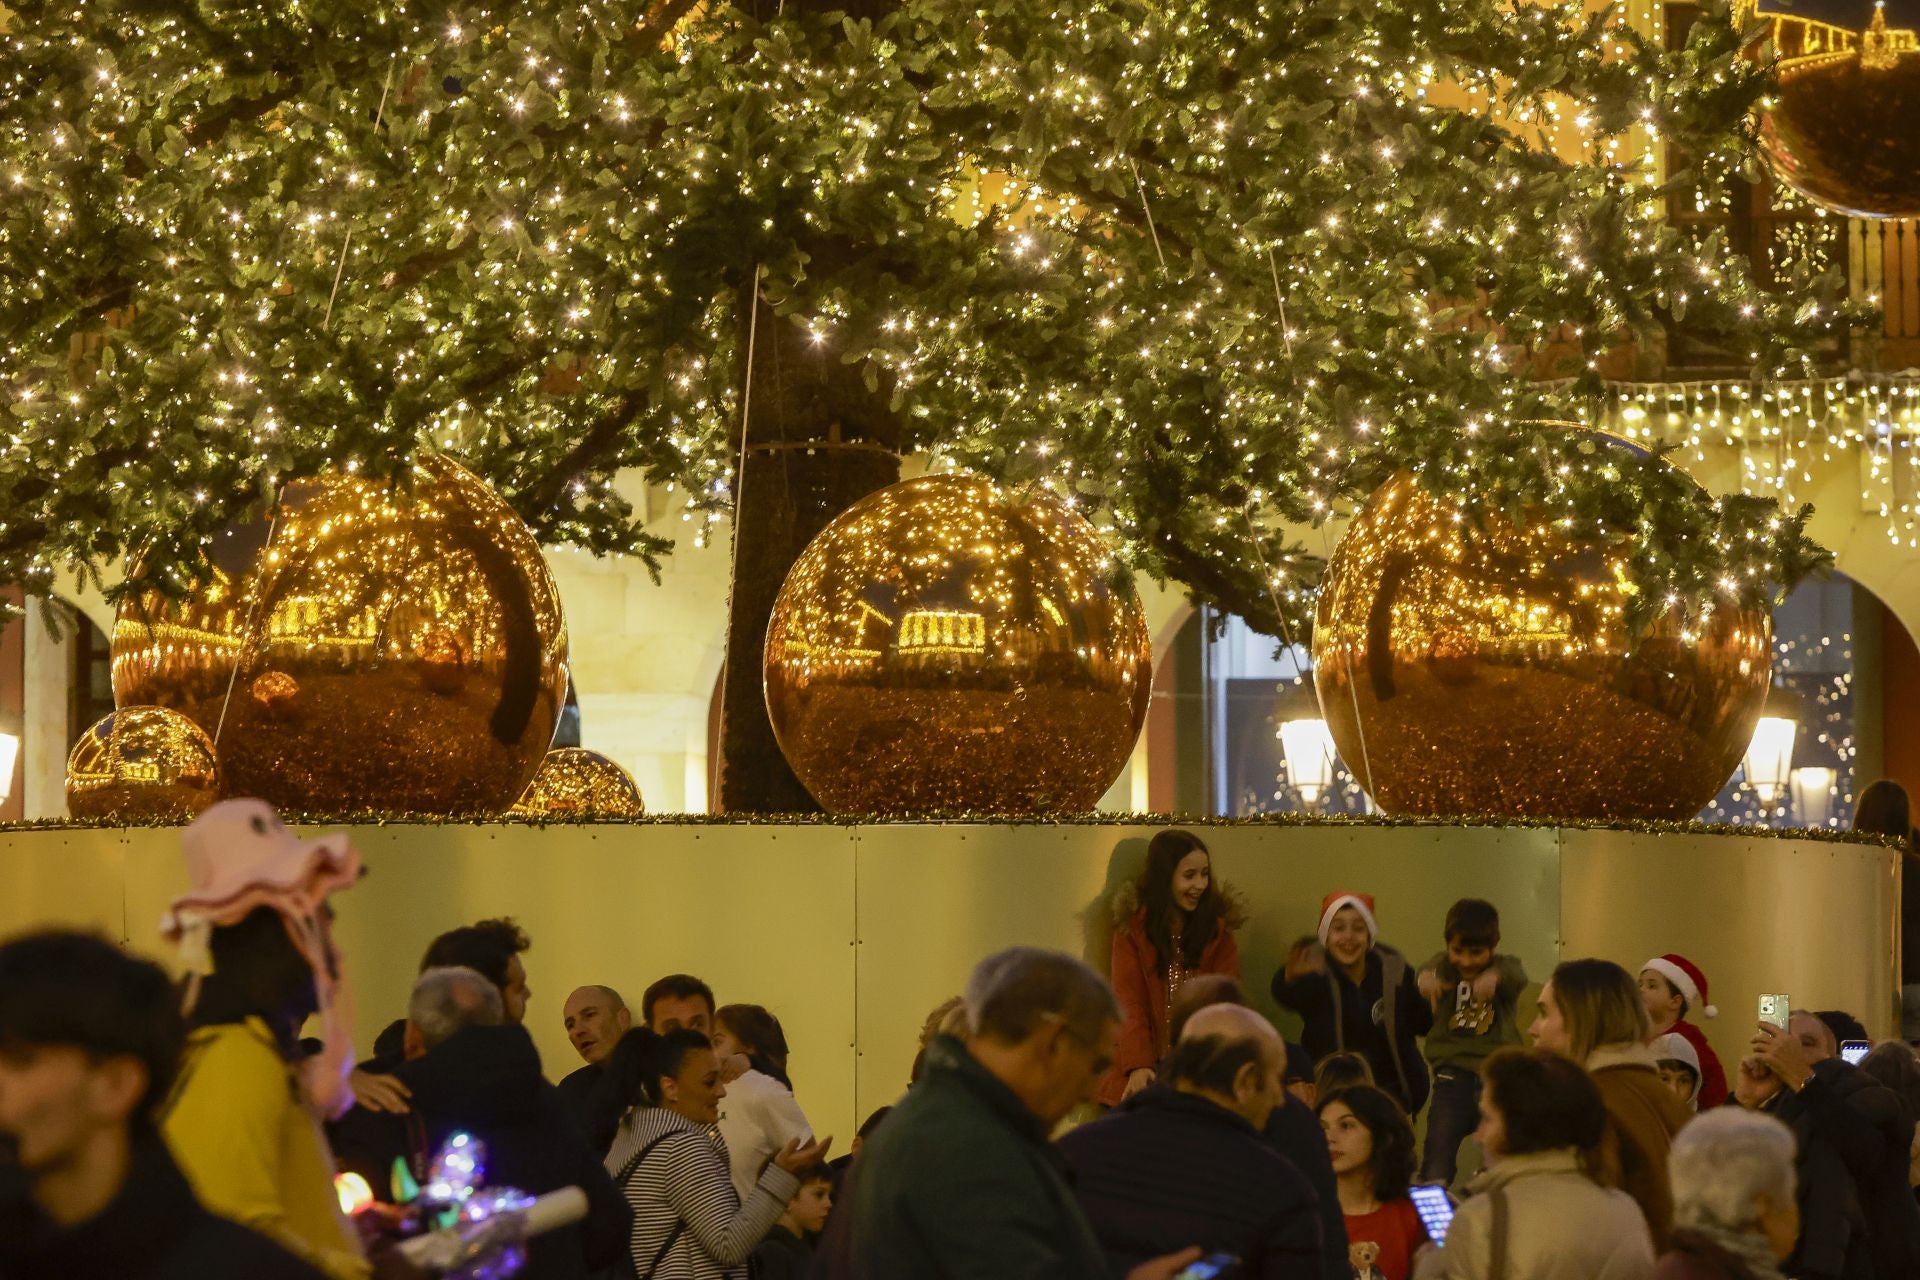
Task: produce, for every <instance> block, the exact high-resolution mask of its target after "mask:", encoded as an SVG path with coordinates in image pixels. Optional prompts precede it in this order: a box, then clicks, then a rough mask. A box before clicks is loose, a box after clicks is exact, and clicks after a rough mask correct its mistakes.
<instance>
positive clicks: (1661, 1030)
mask: <svg viewBox="0 0 1920 1280" xmlns="http://www.w3.org/2000/svg"><path fill="white" fill-rule="evenodd" d="M1640 999H1641V1000H1642V1001H1644V1002H1645V1004H1646V1006H1647V1016H1648V1017H1650V1018H1652V1019H1653V1033H1654V1034H1655V1035H1656V1036H1659V1035H1666V1034H1668V1033H1672V1034H1674V1035H1678V1036H1683V1037H1685V1038H1686V1041H1687V1043H1688V1044H1690V1045H1692V1046H1693V1050H1694V1052H1695V1053H1697V1054H1698V1055H1699V1056H1700V1095H1699V1098H1698V1099H1697V1101H1698V1102H1699V1105H1700V1110H1702V1111H1708V1110H1711V1109H1712V1108H1714V1107H1717V1106H1719V1105H1720V1104H1721V1103H1723V1102H1725V1101H1726V1100H1727V1073H1726V1072H1725V1071H1724V1070H1723V1069H1722V1068H1721V1066H1720V1059H1719V1057H1718V1056H1716V1055H1715V1054H1714V1052H1713V1049H1712V1048H1711V1047H1710V1046H1709V1045H1708V1044H1707V1036H1706V1033H1705V1032H1703V1031H1701V1030H1700V1028H1698V1027H1696V1026H1694V1025H1693V1024H1692V1023H1691V1022H1688V1021H1687V1013H1688V1012H1689V1011H1690V1010H1693V1009H1698V1010H1699V1011H1700V1016H1701V1017H1703V1018H1712V1017H1716V1016H1718V1014H1719V1013H1720V1011H1719V1010H1718V1009H1716V1008H1714V1007H1713V1006H1712V1005H1711V1004H1708V1003H1707V976H1706V975H1705V974H1704V973H1702V972H1700V968H1699V966H1698V965H1696V964H1694V963H1693V961H1691V960H1689V959H1687V958H1686V957H1685V956H1683V955H1678V954H1676V953H1673V952H1668V953H1667V954H1666V955H1664V956H1657V957H1655V958H1654V959H1652V960H1649V961H1647V962H1646V963H1645V964H1643V965H1641V966H1640Z"/></svg>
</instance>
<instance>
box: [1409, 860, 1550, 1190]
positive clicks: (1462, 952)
mask: <svg viewBox="0 0 1920 1280" xmlns="http://www.w3.org/2000/svg"><path fill="white" fill-rule="evenodd" d="M1446 936H1447V949H1446V950H1445V951H1444V952H1442V953H1440V954H1439V955H1437V956H1435V957H1434V958H1433V959H1432V960H1430V961H1428V962H1427V965H1426V967H1425V968H1424V969H1422V970H1421V971H1420V977H1419V983H1420V994H1421V995H1423V996H1425V997H1426V998H1427V999H1428V1001H1430V1002H1431V1003H1432V1005H1433V1012H1434V1018H1433V1030H1432V1031H1430V1032H1428V1033H1427V1061H1429V1062H1431V1063H1432V1064H1433V1109H1432V1110H1431V1111H1429V1112H1428V1113H1427V1149H1426V1155H1425V1157H1424V1158H1423V1159H1422V1160H1421V1164H1420V1181H1422V1182H1437V1183H1440V1184H1442V1185H1443V1186H1444V1185H1450V1184H1451V1183H1452V1182H1453V1176H1454V1173H1455V1170H1456V1168H1457V1165H1458V1161H1459V1156H1460V1143H1461V1141H1462V1140H1463V1139H1465V1138H1466V1136H1467V1135H1468V1134H1470V1133H1472V1132H1473V1131H1474V1129H1475V1128H1476V1127H1477V1126H1478V1125H1479V1123H1480V1064H1481V1063H1483V1062H1485V1061H1486V1060H1487V1058H1488V1057H1489V1056H1490V1055H1491V1054H1492V1053H1493V1051H1494V1050H1495V1049H1499V1048H1502V1047H1504V1046H1506V1045H1517V1044H1519V1043H1520V1023H1519V1021H1518V1019H1517V1017H1516V1014H1515V1007H1516V1005H1517V1004H1518V1002H1519V999H1520V993H1521V992H1522V991H1524V990H1526V986H1527V971H1526V970H1525V969H1524V968H1522V967H1521V965H1520V959H1519V957H1518V956H1503V955H1499V954H1497V953H1496V949H1497V948H1498V947H1499V945H1500V913H1499V911H1497V910H1495V909H1494V906H1493V904H1492V903H1491V902H1485V901H1482V900H1481V899H1479V898H1462V899H1460V901H1458V902H1456V903H1454V904H1453V906H1452V907H1451V908H1449V909H1448V911H1447V925H1446Z"/></svg>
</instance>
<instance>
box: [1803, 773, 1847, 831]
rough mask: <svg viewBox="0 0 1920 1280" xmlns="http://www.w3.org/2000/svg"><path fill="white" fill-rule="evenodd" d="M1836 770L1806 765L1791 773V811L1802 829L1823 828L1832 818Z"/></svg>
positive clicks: (1838, 775) (1837, 776) (1836, 777)
mask: <svg viewBox="0 0 1920 1280" xmlns="http://www.w3.org/2000/svg"><path fill="white" fill-rule="evenodd" d="M1839 777H1840V774H1839V771H1838V770H1837V769H1833V768H1830V767H1828V766H1826V765H1806V766H1804V767H1802V768H1799V769H1795V770H1794V771H1793V783H1792V789H1793V809H1794V812H1795V813H1797V814H1799V815H1800V825H1801V826H1803V827H1824V826H1826V825H1827V821H1828V819H1830V818H1831V817H1832V816H1833V791H1834V783H1835V782H1837V781H1838V780H1839Z"/></svg>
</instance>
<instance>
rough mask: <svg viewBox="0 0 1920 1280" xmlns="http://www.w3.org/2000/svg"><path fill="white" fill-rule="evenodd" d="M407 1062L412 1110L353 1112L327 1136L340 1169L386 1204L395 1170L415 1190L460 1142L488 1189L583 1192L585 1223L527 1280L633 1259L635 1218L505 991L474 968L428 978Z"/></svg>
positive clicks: (580, 1273)
mask: <svg viewBox="0 0 1920 1280" xmlns="http://www.w3.org/2000/svg"><path fill="white" fill-rule="evenodd" d="M405 1043H406V1061H405V1062H404V1063H402V1064H401V1065H400V1066H399V1067H398V1068H396V1069H395V1072H394V1075H395V1076H396V1077H397V1078H398V1079H399V1080H400V1082H401V1083H402V1084H404V1085H405V1086H406V1088H407V1090H408V1092H409V1093H410V1094H411V1095H412V1096H411V1102H412V1111H411V1112H410V1114H408V1115H393V1114H389V1113H386V1112H379V1111H371V1110H368V1109H366V1108H364V1107H355V1108H354V1109H353V1110H352V1111H349V1112H348V1113H347V1114H346V1115H345V1116H343V1117H342V1118H341V1119H340V1120H339V1121H338V1122H337V1123H335V1124H333V1125H331V1126H329V1128H328V1138H329V1139H330V1140H331V1142H332V1143H333V1150H334V1157H335V1159H336V1161H337V1162H338V1163H339V1165H340V1167H341V1168H342V1169H345V1170H350V1171H352V1172H354V1173H358V1174H360V1175H361V1176H362V1177H364V1178H365V1179H366V1180H367V1185H368V1186H370V1187H372V1188H373V1190H374V1194H375V1195H377V1196H379V1197H380V1198H382V1199H385V1198H386V1197H387V1195H388V1194H389V1191H390V1188H391V1185H392V1171H393V1166H394V1162H395V1161H396V1160H398V1161H401V1162H403V1163H404V1164H405V1165H406V1166H407V1168H408V1170H409V1171H410V1172H411V1173H412V1175H413V1178H414V1180H415V1181H417V1182H424V1181H425V1180H426V1177H427V1168H428V1165H429V1164H430V1163H431V1162H432V1160H433V1157H434V1156H435V1154H437V1153H438V1152H439V1150H440V1148H441V1146H442V1145H443V1144H444V1143H445V1142H446V1140H447V1139H448V1138H449V1137H451V1136H452V1135H453V1134H454V1133H457V1132H464V1133H469V1134H472V1135H473V1136H474V1137H476V1138H478V1139H479V1140H480V1141H481V1142H483V1143H484V1144H486V1148H487V1179H488V1181H489V1182H491V1183H495V1184H499V1185H503V1186H512V1187H518V1188H520V1189H521V1190H522V1191H527V1192H531V1193H533V1194H535V1195H539V1194H542V1193H544V1192H548V1191H557V1190H559V1189H560V1188H562V1187H567V1186H577V1187H579V1188H580V1189H581V1190H583V1191H585V1192H586V1193H587V1203H588V1211H587V1220H586V1221H585V1222H583V1223H580V1224H578V1225H575V1226H570V1227H563V1228H561V1229H560V1230H558V1231H555V1232H552V1233H550V1234H548V1235H543V1236H541V1237H539V1238H538V1239H536V1240H534V1241H532V1242H531V1243H530V1244H529V1245H528V1249H527V1265H526V1267H525V1269H524V1270H522V1271H521V1273H520V1274H521V1276H522V1277H523V1278H524V1277H531V1278H532V1280H585V1277H587V1276H588V1275H589V1274H591V1272H592V1271H594V1270H595V1269H597V1268H601V1267H609V1266H615V1265H617V1264H619V1263H620V1262H621V1261H622V1260H624V1258H625V1256H626V1239H627V1227H628V1221H629V1214H628V1210H627V1206H626V1202H625V1201H624V1200H623V1199H622V1198H621V1196H620V1194H619V1193H618V1192H617V1191H616V1190H615V1189H614V1186H613V1180H612V1179H611V1178H609V1177H608V1176H607V1171H606V1168H605V1166H603V1165H602V1164H601V1161H600V1157H599V1154H598V1153H597V1152H595V1151H594V1150H593V1149H592V1148H591V1147H590V1146H589V1145H588V1142H587V1139H586V1135H585V1134H583V1133H582V1132H581V1131H580V1129H579V1127H578V1126H577V1125H576V1124H575V1122H574V1119H573V1116H572V1115H571V1113H570V1112H569V1111H568V1110H567V1107H566V1105H565V1104H564V1103H563V1102H562V1101H561V1098H560V1094H559V1091H558V1090H557V1089H555V1088H554V1086H553V1085H551V1084H548V1083H547V1081H546V1078H545V1076H544V1075H543V1074H542V1073H541V1070H540V1054H539V1052H538V1051H537V1050H535V1049H534V1047H533V1039H532V1037H530V1036H529V1035H528V1034H527V1029H526V1028H525V1027H523V1026H521V1025H520V1024H519V1023H517V1022H509V1021H507V1016H506V1010H505V1008H504V1004H503V1001H502V998H501V995H500V989H499V987H498V986H496V985H495V984H494V983H493V982H491V981H489V980H488V979H487V978H486V977H484V976H483V975H481V974H480V973H479V972H477V971H475V970H473V969H466V968H458V967H452V966H448V967H443V968H433V969H428V970H426V971H425V972H424V973H422V974H421V975H420V977H419V978H418V979H417V980H416V981H415V982H414V985H413V993H412V995H411V997H410V998H409V999H408V1001H407V1025H406V1039H405Z"/></svg>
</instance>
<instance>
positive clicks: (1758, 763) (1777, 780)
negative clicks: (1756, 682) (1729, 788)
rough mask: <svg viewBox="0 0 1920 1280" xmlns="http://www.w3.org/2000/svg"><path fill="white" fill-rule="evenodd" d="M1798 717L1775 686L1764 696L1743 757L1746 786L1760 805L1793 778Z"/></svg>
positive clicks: (1781, 791) (1781, 790)
mask: <svg viewBox="0 0 1920 1280" xmlns="http://www.w3.org/2000/svg"><path fill="white" fill-rule="evenodd" d="M1799 728H1800V725H1799V717H1798V715H1796V714H1795V709H1794V707H1793V704H1792V700H1791V698H1790V697H1789V696H1788V695H1786V693H1785V690H1783V689H1781V688H1780V687H1779V686H1778V685H1776V686H1775V687H1774V688H1773V689H1772V691H1770V692H1769V693H1768V695H1767V707H1766V713H1765V714H1764V715H1762V716H1761V717H1760V722H1759V723H1758V724H1756V725H1754V726H1753V740H1752V741H1751V742H1749V743H1748V744H1747V754H1746V756H1745V757H1744V759H1743V760H1742V767H1743V768H1744V769H1745V771H1746V775H1747V785H1748V786H1750V787H1752V788H1753V792H1754V794H1755V795H1757V796H1759V797H1760V800H1761V802H1762V803H1763V804H1772V803H1773V802H1774V800H1775V799H1776V798H1777V797H1779V796H1780V795H1782V794H1784V793H1786V792H1787V790H1788V788H1789V787H1790V786H1791V784H1792V781H1793V739H1794V735H1795V734H1796V733H1798V732H1799Z"/></svg>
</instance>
